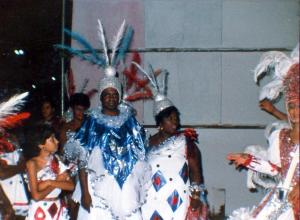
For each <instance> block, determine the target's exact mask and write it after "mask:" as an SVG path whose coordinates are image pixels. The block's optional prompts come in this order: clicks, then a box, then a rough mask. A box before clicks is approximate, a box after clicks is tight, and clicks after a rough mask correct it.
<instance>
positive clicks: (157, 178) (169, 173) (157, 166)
mask: <svg viewBox="0 0 300 220" xmlns="http://www.w3.org/2000/svg"><path fill="white" fill-rule="evenodd" d="M134 64H135V65H136V66H137V68H138V69H139V70H140V71H141V72H143V73H144V74H145V75H146V76H147V77H148V79H149V80H150V82H151V84H152V86H153V88H154V89H153V90H154V91H153V93H154V108H153V114H154V116H156V115H158V114H159V113H160V112H161V111H163V110H165V109H166V108H168V107H171V106H174V105H173V103H172V102H171V100H170V99H168V98H167V97H166V95H165V90H166V82H165V81H166V78H164V82H163V85H162V86H159V84H158V81H157V78H156V77H155V75H154V71H153V68H152V67H151V65H150V66H149V70H150V71H149V72H146V71H145V70H144V69H143V68H142V67H141V66H140V65H139V64H137V63H134ZM163 74H167V72H166V71H162V73H161V75H163ZM165 77H166V75H165ZM188 141H191V142H197V134H196V131H194V130H193V129H186V130H185V131H182V132H181V131H179V132H178V133H177V134H175V135H173V136H171V137H169V138H168V139H166V140H165V141H163V142H162V143H160V144H159V145H158V146H149V149H150V150H149V152H148V153H147V161H148V163H149V164H150V165H151V168H152V177H151V180H150V181H151V187H150V188H149V190H148V192H147V194H148V196H147V202H146V203H145V204H144V205H143V206H142V214H143V219H145V220H154V219H155V220H156V219H157V220H162V219H165V220H168V219H174V220H176V219H177V220H184V219H186V216H187V213H188V208H189V205H190V191H193V190H197V191H198V192H199V196H200V191H201V199H202V201H203V202H204V203H205V204H206V205H207V201H206V197H205V192H204V191H205V188H204V185H203V184H202V185H200V184H199V183H198V184H195V183H191V182H190V178H189V165H188V158H189V157H195V158H197V159H196V160H197V162H198V163H199V167H200V166H201V164H200V163H201V161H200V155H199V152H198V149H195V148H197V146H196V145H191V144H188V143H187V142H188ZM193 148H194V149H193ZM202 208H204V207H202ZM206 208H207V206H206ZM202 217H203V216H198V218H197V219H201V220H202V219H206V218H205V217H203V218H202Z"/></svg>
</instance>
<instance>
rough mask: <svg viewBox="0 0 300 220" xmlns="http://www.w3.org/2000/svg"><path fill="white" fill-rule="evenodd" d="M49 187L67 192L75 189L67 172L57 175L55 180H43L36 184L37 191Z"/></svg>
mask: <svg viewBox="0 0 300 220" xmlns="http://www.w3.org/2000/svg"><path fill="white" fill-rule="evenodd" d="M49 186H50V187H53V188H59V189H62V190H67V191H72V190H73V189H74V187H75V185H74V182H73V180H72V179H71V177H70V176H69V174H68V172H67V171H65V172H63V173H61V174H59V175H57V177H56V179H55V180H45V181H40V182H38V190H39V191H42V190H45V189H47V187H49Z"/></svg>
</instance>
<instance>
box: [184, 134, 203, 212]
mask: <svg viewBox="0 0 300 220" xmlns="http://www.w3.org/2000/svg"><path fill="white" fill-rule="evenodd" d="M187 158H188V166H189V178H190V183H191V185H190V194H191V202H190V206H191V208H192V210H193V209H197V208H199V207H200V204H201V202H202V203H206V202H207V201H206V189H205V186H204V178H203V171H202V158H201V152H200V150H199V148H198V146H197V145H196V144H195V142H194V141H193V140H191V139H190V138H187Z"/></svg>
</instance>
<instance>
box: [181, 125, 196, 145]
mask: <svg viewBox="0 0 300 220" xmlns="http://www.w3.org/2000/svg"><path fill="white" fill-rule="evenodd" d="M183 133H184V136H186V137H187V138H189V139H190V140H192V141H194V142H198V134H197V132H196V130H195V129H193V128H186V129H184V131H183Z"/></svg>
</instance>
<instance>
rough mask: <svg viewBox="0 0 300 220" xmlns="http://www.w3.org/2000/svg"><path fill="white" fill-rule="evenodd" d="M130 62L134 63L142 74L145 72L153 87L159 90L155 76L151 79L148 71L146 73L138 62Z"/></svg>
mask: <svg viewBox="0 0 300 220" xmlns="http://www.w3.org/2000/svg"><path fill="white" fill-rule="evenodd" d="M132 64H134V65H135V66H136V67H137V68H138V69H139V70H140V71H141V72H142V73H143V74H145V76H146V77H147V78H148V79H149V81H150V83H151V84H152V86H153V88H154V89H155V90H156V91H157V92H159V88H158V85H157V83H156V80H155V78H154V79H153V78H152V77H151V76H150V74H149V73H147V72H146V71H145V70H144V69H143V68H142V67H141V66H140V65H139V64H137V63H136V62H132Z"/></svg>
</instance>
